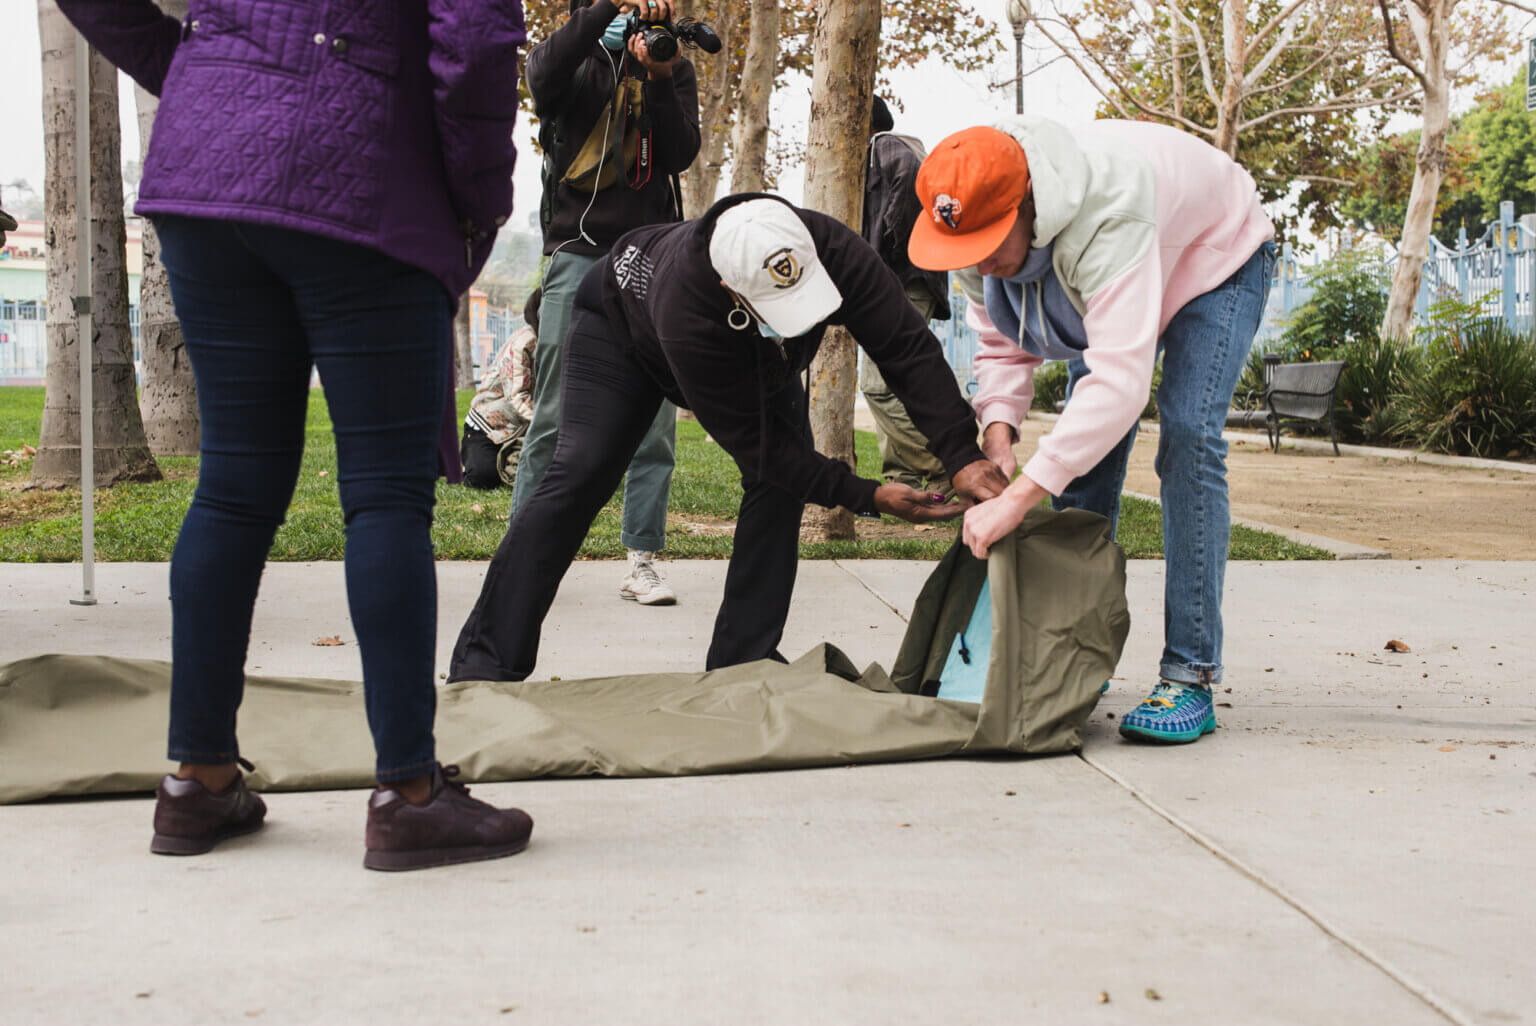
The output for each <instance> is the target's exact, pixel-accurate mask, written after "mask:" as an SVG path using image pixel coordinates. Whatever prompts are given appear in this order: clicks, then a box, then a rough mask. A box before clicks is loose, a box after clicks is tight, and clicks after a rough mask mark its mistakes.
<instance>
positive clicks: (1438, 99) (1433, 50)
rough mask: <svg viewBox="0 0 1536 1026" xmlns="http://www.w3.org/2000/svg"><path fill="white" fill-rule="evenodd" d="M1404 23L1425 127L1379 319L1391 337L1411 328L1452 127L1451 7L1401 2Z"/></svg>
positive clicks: (1432, 1)
mask: <svg viewBox="0 0 1536 1026" xmlns="http://www.w3.org/2000/svg"><path fill="white" fill-rule="evenodd" d="M1405 6H1406V7H1407V9H1408V24H1409V26H1410V28H1412V30H1413V33H1414V35H1415V36H1416V37H1417V39H1418V42H1419V53H1420V58H1421V60H1422V61H1423V64H1424V66H1423V69H1422V70H1423V72H1424V77H1425V79H1426V80H1427V81H1426V82H1425V83H1424V125H1423V129H1422V131H1421V133H1420V135H1419V152H1418V155H1417V157H1416V159H1415V161H1414V166H1413V189H1412V191H1411V192H1409V194H1408V210H1407V213H1406V214H1405V215H1404V216H1403V238H1402V241H1401V242H1399V243H1398V247H1397V266H1396V267H1395V268H1394V269H1393V271H1392V291H1391V293H1390V294H1389V295H1388V296H1387V312H1386V314H1385V315H1384V316H1383V317H1382V319H1381V333H1382V335H1383V336H1385V337H1387V338H1390V339H1405V338H1407V337H1408V333H1409V331H1410V329H1411V328H1412V326H1413V307H1414V302H1415V300H1417V299H1418V295H1419V285H1420V283H1421V282H1422V281H1423V278H1424V261H1426V260H1428V259H1429V234H1430V229H1432V228H1433V227H1434V223H1435V201H1436V200H1437V199H1438V198H1439V195H1440V182H1441V180H1442V179H1444V178H1445V171H1446V167H1447V166H1448V164H1449V162H1450V155H1449V151H1448V150H1447V149H1446V144H1445V141H1446V136H1447V134H1448V133H1449V131H1450V125H1451V89H1450V76H1449V74H1448V73H1447V71H1446V59H1447V56H1448V53H1449V50H1450V39H1449V29H1450V10H1449V8H1450V7H1451V3H1450V2H1448V0H1426V2H1425V7H1426V8H1428V10H1427V12H1426V11H1422V10H1421V9H1420V8H1419V5H1418V4H1417V3H1415V2H1413V0H1410V2H1409V3H1407V4H1406V5H1405Z"/></svg>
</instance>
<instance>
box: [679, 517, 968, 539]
mask: <svg viewBox="0 0 1536 1026" xmlns="http://www.w3.org/2000/svg"><path fill="white" fill-rule="evenodd" d="M958 523H959V520H958V519H956V520H952V521H945V522H942V523H937V524H908V523H905V522H904V521H900V520H895V521H893V520H889V519H884V518H883V519H881V520H878V521H876V520H860V521H859V522H858V526H857V530H858V534H859V541H861V542H867V541H932V540H933V539H934V538H947V537H948V536H949V535H951V534H953V533H954V531H955V527H956V526H957V525H958ZM667 530H668V531H680V532H682V533H684V534H694V535H701V536H705V537H722V538H724V537H730V536H732V535H734V534H735V533H736V521H734V520H725V519H722V518H720V517H704V516H690V517H680V516H678V515H677V514H675V513H674V514H671V515H669V516H668V517H667ZM935 532H944V533H942V534H936V533H935ZM801 540H802V541H803V540H805V539H804V538H803V537H802V539H801Z"/></svg>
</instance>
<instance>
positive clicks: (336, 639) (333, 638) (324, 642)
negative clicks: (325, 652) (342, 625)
mask: <svg viewBox="0 0 1536 1026" xmlns="http://www.w3.org/2000/svg"><path fill="white" fill-rule="evenodd" d="M310 644H311V645H319V646H320V647H321V648H335V647H337V646H338V645H345V644H346V642H345V641H342V640H341V635H339V634H332V635H330V636H328V637H324V638H316V639H315V640H314V641H311V642H310Z"/></svg>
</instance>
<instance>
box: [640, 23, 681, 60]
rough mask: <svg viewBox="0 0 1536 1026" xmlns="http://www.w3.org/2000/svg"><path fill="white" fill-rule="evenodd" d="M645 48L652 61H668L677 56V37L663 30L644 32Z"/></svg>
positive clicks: (654, 29) (656, 29)
mask: <svg viewBox="0 0 1536 1026" xmlns="http://www.w3.org/2000/svg"><path fill="white" fill-rule="evenodd" d="M645 48H646V50H647V52H649V53H650V55H651V60H653V61H670V60H671V59H672V58H674V57H676V56H677V37H676V36H674V35H673V34H672V33H670V32H668V31H667V30H666V29H664V28H659V27H658V28H653V29H648V30H646V33H645Z"/></svg>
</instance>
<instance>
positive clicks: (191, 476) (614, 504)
mask: <svg viewBox="0 0 1536 1026" xmlns="http://www.w3.org/2000/svg"><path fill="white" fill-rule="evenodd" d="M471 394H472V393H470V392H468V391H465V392H461V393H460V394H459V414H460V418H461V420H462V417H463V414H464V413H465V412H466V410H467V409H468V406H469V400H470V396H471ZM42 409H43V390H42V389H41V388H36V387H32V388H28V387H12V388H0V451H3V450H6V449H15V448H19V447H20V446H21V445H22V444H24V443H25V444H30V445H34V446H35V445H36V444H37V437H38V426H39V424H40V422H41V419H42ZM306 439H307V440H306V445H305V451H304V464H303V468H302V469H301V471H300V472H299V484H298V489H297V491H296V492H295V494H294V497H293V506H292V508H291V509H290V510H289V511H288V520H287V523H285V524H284V525H283V527H282V528H281V529H280V530H279V531H278V533H277V540H276V541H275V542H274V544H273V546H272V558H273V559H277V560H325V559H340V558H341V556H342V546H343V535H342V528H341V511H340V503H339V501H338V498H337V494H336V449H335V445H334V443H333V440H332V437H331V421H330V416H329V414H328V413H327V410H326V406H325V399H324V396H323V395H322V393H320V392H319V391H316V392H315V393H314V394H313V397H312V398H311V400H310V407H309V422H308V426H307V428H306ZM857 446H858V461H859V472H860V473H861V474H863V475H864V476H866V477H877V476H878V471H879V465H880V461H879V453H878V451H877V449H876V446H875V436H874V435H873V434H871V433H869V432H865V431H860V432H858V439H857ZM160 467H161V469H162V470H163V471H164V472H165V475H166V480H165V481H161V482H157V483H154V484H130V485H119V486H118V487H116V488H112V489H107V490H103V491H99V492H97V514H96V555H97V558H98V559H101V560H105V561H109V562H118V561H131V560H146V561H163V560H167V559H169V558H170V555H171V549H172V547H173V546H174V545H175V542H176V532H177V530H178V528H179V527H180V525H181V518H182V516H183V515H184V514H185V513H186V509H187V504H188V503H189V502H190V501H191V499H192V492H193V489H194V487H195V486H196V484H197V459H196V458H195V457H182V458H171V459H163V460H161V461H160ZM30 473H31V468H30V464H26V465H22V466H17V467H7V466H0V562H5V563H38V562H41V563H47V562H71V561H73V560H76V559H79V557H80V496H79V493H78V492H73V491H66V492H39V491H22V490H21V486H22V485H23V484H24V483H25V482H26V480H27V478H28V476H29V475H30ZM510 499H511V491H510V490H509V489H500V490H497V491H494V492H482V491H478V490H476V489H473V488H466V487H463V486H461V485H449V484H445V483H444V482H442V481H439V482H438V485H437V518H436V523H435V524H434V525H433V528H432V542H433V545H434V547H435V548H436V551H437V557H438V558H439V559H488V558H490V556H491V554H492V553H493V552H494V551H495V549H496V546H497V544H498V543H499V542H500V541H501V537H502V534H503V533H504V532H505V530H506V514H507V506H508V503H509V501H510ZM740 499H741V481H740V475H739V473H738V472H737V469H736V465H735V463H734V462H733V461H732V460H731V458H730V457H729V456H727V455H726V454H725V452H724V451H723V450H721V448H720V447H719V446H718V445H715V444H714V443H713V442H710V441H707V440H706V437H705V434H704V431H703V429H702V428H700V427H699V425H698V424H696V423H693V422H691V421H682V422H679V424H678V429H677V473H676V474H675V475H674V476H673V479H672V499H671V504H670V508H669V515H668V521H669V526H668V532H667V553H666V554H667V556H668V557H669V558H672V559H720V558H724V557H726V556H729V555H730V552H731V539H730V537H729V535H728V534H727V533H723V529H724V528H728V526H729V523H728V522H729V521H730V520H731V519H732V518H734V516H735V514H736V508H737V504H738V503H739V502H740ZM619 518H620V509H619V502H618V499H617V496H616V497H615V499H614V500H613V501H610V502H609V503H608V505H607V506H606V507H605V508H604V509H603V511H602V513H601V514H600V515H599V516H598V519H597V522H596V523H595V524H593V525H592V531H591V533H590V534H589V535H588V536H587V540H586V543H585V544H584V545H583V546H582V550H581V554H582V556H583V557H585V558H589V559H606V558H615V557H620V556H622V555H623V554H624V548H623V546H622V545H621V544H620V543H619V525H620V519H619ZM887 519H888V520H890V518H887ZM890 523H891V524H899V521H894V520H890ZM901 526H902V527H905V525H901ZM953 530H954V529H953V528H952V527H950V526H947V525H941V526H940V527H938V528H936V529H934V530H932V531H927V532H922V533H918V532H915V531H899V532H897V536H895V537H881V538H872V539H866V540H861V541H854V542H826V543H820V544H802V545H801V547H800V554H801V556H802V558H806V559H839V558H865V559H870V558H874V559H937V558H938V557H939V556H941V555H942V554H943V553H944V551H945V549H947V548H948V547H949V544H950V541H951V540H952V538H953ZM1120 544H1121V545H1123V546H1124V547H1125V550H1126V553H1127V554H1128V555H1130V556H1131V557H1132V558H1146V557H1155V556H1159V555H1161V553H1162V525H1161V513H1160V511H1159V509H1158V507H1157V505H1156V504H1154V503H1149V502H1143V501H1140V500H1136V499H1131V498H1127V499H1126V500H1125V504H1124V507H1123V510H1122V513H1121V519H1120ZM1232 558H1233V559H1326V558H1328V556H1327V553H1324V552H1321V551H1320V550H1317V549H1312V548H1308V547H1306V546H1302V545H1296V544H1293V543H1292V542H1289V541H1286V540H1285V539H1284V538H1281V537H1279V536H1278V535H1273V534H1268V533H1265V532H1263V531H1254V530H1251V529H1249V528H1245V527H1234V528H1233V531H1232Z"/></svg>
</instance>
